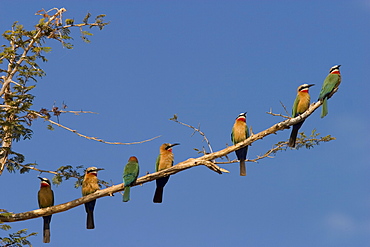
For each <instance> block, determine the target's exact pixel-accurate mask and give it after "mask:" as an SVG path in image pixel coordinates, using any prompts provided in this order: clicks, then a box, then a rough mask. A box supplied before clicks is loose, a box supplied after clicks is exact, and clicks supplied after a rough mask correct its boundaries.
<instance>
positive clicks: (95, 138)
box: [29, 111, 160, 145]
mask: <svg viewBox="0 0 370 247" xmlns="http://www.w3.org/2000/svg"><path fill="white" fill-rule="evenodd" d="M29 112H30V113H32V114H35V115H36V116H38V117H40V118H43V119H45V120H46V121H48V122H49V123H51V124H53V125H56V126H58V127H60V128H63V129H65V130H68V131H70V132H72V133H75V134H76V135H78V136H80V137H83V138H86V139H89V140H93V141H97V142H102V143H105V144H112V145H133V144H141V143H144V142H149V141H152V140H154V139H157V138H159V137H160V136H156V137H153V138H150V139H147V140H144V141H136V142H108V141H104V140H102V139H99V138H97V137H91V136H86V135H83V134H81V133H79V132H77V130H73V129H71V128H68V127H66V126H64V125H61V124H59V123H57V122H54V121H53V120H51V119H48V118H47V117H45V116H43V115H41V114H40V113H38V112H36V111H29Z"/></svg>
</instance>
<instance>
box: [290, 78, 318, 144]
mask: <svg viewBox="0 0 370 247" xmlns="http://www.w3.org/2000/svg"><path fill="white" fill-rule="evenodd" d="M313 85H315V84H303V85H300V86H299V87H298V89H297V97H296V98H295V100H294V103H293V108H292V117H293V118H295V117H297V116H299V115H301V114H302V113H304V112H305V111H306V110H307V109H308V107H309V106H310V94H309V93H308V89H309V88H310V87H312V86H313ZM303 122H304V120H303V121H301V122H299V123H297V124H295V125H293V129H292V132H291V133H290V138H289V143H288V146H289V147H295V142H296V139H297V134H298V130H299V129H300V128H301V127H302V124H303Z"/></svg>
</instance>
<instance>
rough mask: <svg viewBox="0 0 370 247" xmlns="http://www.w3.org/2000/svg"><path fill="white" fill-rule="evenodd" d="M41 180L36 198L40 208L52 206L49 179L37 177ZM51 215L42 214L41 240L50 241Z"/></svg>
mask: <svg viewBox="0 0 370 247" xmlns="http://www.w3.org/2000/svg"><path fill="white" fill-rule="evenodd" d="M38 178H39V179H40V180H41V185H40V190H39V192H38V194H37V199H38V202H39V207H40V208H47V207H51V206H54V192H53V191H52V189H51V183H50V180H49V179H47V178H42V177H38ZM51 216H52V215H47V216H42V218H43V221H44V227H43V242H44V243H50V222H51Z"/></svg>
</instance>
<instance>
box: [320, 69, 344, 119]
mask: <svg viewBox="0 0 370 247" xmlns="http://www.w3.org/2000/svg"><path fill="white" fill-rule="evenodd" d="M339 67H340V65H335V66H333V67H331V68H330V71H329V75H328V76H327V77H326V78H325V80H324V83H323V84H322V88H321V91H320V95H319V100H320V101H322V108H321V118H323V117H325V116H326V115H328V98H329V97H330V96H331V93H332V92H333V90H334V89H336V88H338V86H339V84H340V82H341V75H340V71H339Z"/></svg>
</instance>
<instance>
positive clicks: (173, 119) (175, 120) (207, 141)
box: [170, 115, 213, 153]
mask: <svg viewBox="0 0 370 247" xmlns="http://www.w3.org/2000/svg"><path fill="white" fill-rule="evenodd" d="M170 120H171V121H174V122H176V123H179V124H181V125H184V126H186V127H189V128H191V129H193V130H194V132H193V133H192V134H191V136H193V135H194V133H195V132H198V133H199V134H200V135H201V136H203V139H204V141H205V142H206V143H207V145H208V148H209V151H210V152H211V153H213V149H212V146H211V143H210V142H209V140H208V138H207V137H206V135H205V134H204V132H202V131H201V130H200V124H199V125H198V128H195V127H194V126H191V125H189V124H186V123H183V122H180V121H179V120H177V115H174V117H173V118H170Z"/></svg>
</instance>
